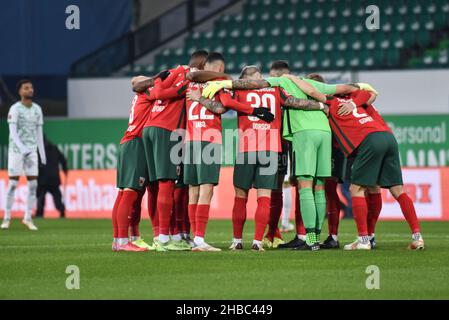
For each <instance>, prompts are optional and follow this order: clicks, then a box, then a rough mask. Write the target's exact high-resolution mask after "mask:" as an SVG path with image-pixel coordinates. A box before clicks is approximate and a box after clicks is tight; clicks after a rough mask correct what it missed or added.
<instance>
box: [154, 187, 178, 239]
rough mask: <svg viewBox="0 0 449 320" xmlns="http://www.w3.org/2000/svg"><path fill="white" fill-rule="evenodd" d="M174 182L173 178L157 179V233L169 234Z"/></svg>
mask: <svg viewBox="0 0 449 320" xmlns="http://www.w3.org/2000/svg"><path fill="white" fill-rule="evenodd" d="M174 190H175V182H174V181H173V180H167V181H159V191H158V194H157V213H158V216H159V234H163V235H169V234H170V218H171V214H172V210H173V192H174Z"/></svg>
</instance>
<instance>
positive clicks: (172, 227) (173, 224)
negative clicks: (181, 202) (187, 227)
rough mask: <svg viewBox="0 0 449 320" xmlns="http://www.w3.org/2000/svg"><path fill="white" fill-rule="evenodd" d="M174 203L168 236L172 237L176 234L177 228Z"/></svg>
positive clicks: (174, 202)
mask: <svg viewBox="0 0 449 320" xmlns="http://www.w3.org/2000/svg"><path fill="white" fill-rule="evenodd" d="M175 189H176V188H175ZM175 208H176V201H173V212H172V213H171V216H170V230H169V232H170V234H171V235H174V234H177V233H178V227H177V225H176V209H175Z"/></svg>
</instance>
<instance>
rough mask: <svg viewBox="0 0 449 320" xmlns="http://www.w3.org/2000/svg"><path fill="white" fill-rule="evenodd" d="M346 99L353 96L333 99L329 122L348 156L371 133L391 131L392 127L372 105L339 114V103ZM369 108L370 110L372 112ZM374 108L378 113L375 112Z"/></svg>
mask: <svg viewBox="0 0 449 320" xmlns="http://www.w3.org/2000/svg"><path fill="white" fill-rule="evenodd" d="M346 101H352V96H351V95H350V96H348V97H347V98H334V99H333V101H332V104H331V105H330V107H329V123H330V126H331V129H332V132H333V134H334V137H335V139H336V140H337V142H338V144H339V145H340V147H341V149H342V150H343V152H344V153H345V155H346V156H349V155H351V154H352V153H353V152H354V150H355V149H357V147H358V146H359V145H360V143H362V141H363V140H364V139H365V138H366V136H367V135H369V134H370V133H373V132H381V131H387V132H391V129H390V128H389V127H388V126H387V125H386V123H385V122H384V121H383V119H382V117H381V116H380V115H379V113H378V112H377V111H375V109H374V107H372V106H368V107H363V106H359V107H356V108H355V109H354V111H353V112H352V113H351V114H349V115H347V116H339V115H338V114H337V112H338V109H339V106H338V105H339V104H340V103H341V102H346ZM368 110H370V112H371V114H370V113H369V112H368ZM373 110H374V112H375V113H376V114H374V113H373Z"/></svg>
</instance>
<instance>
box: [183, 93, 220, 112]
mask: <svg viewBox="0 0 449 320" xmlns="http://www.w3.org/2000/svg"><path fill="white" fill-rule="evenodd" d="M186 98H187V99H189V100H192V101H196V102H198V103H200V104H201V105H202V106H203V107H205V108H206V109H207V110H209V111H210V112H213V113H215V114H223V113H225V112H226V111H227V109H226V108H225V107H224V106H223V104H222V103H221V102H219V101H216V100H215V99H208V98H206V97H203V96H202V95H201V90H200V89H199V88H193V87H191V88H189V90H188V91H187V93H186Z"/></svg>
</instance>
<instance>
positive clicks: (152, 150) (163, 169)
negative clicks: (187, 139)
mask: <svg viewBox="0 0 449 320" xmlns="http://www.w3.org/2000/svg"><path fill="white" fill-rule="evenodd" d="M172 134H173V136H172ZM175 135H176V133H173V132H171V131H169V130H166V129H162V128H158V127H146V128H144V129H143V133H142V140H143V145H144V148H145V158H146V162H147V168H148V177H149V181H150V182H152V181H157V180H176V179H178V175H179V173H180V168H181V160H182V158H181V150H182V145H181V144H180V142H179V140H178V139H179V136H175ZM171 137H175V138H176V137H178V138H176V140H174V141H172V140H171ZM178 147H179V150H178V152H176V150H177V149H178ZM172 150H173V154H172Z"/></svg>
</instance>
